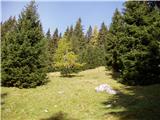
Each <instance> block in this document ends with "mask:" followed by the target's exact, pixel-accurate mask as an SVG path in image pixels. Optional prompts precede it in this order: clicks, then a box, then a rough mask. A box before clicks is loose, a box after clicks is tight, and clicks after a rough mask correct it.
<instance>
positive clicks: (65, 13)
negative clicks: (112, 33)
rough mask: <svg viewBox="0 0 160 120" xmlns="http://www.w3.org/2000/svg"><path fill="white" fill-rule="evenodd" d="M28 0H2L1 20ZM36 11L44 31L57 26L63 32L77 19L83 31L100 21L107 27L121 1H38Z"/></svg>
mask: <svg viewBox="0 0 160 120" xmlns="http://www.w3.org/2000/svg"><path fill="white" fill-rule="evenodd" d="M27 3H28V1H21V2H18V1H2V3H1V5H2V6H1V7H2V21H5V20H7V19H8V18H9V16H16V18H18V15H19V14H20V12H21V11H22V10H23V8H24V6H26V4H27ZM36 3H37V4H38V13H39V15H40V20H41V22H42V25H43V29H44V31H45V32H46V31H47V30H48V28H50V29H51V32H53V31H54V30H55V28H58V29H59V31H60V32H64V31H65V29H66V27H67V26H70V25H75V23H76V21H77V19H78V18H79V17H80V18H81V19H82V25H83V29H84V32H85V31H86V29H87V28H88V26H89V25H91V26H95V25H97V26H98V27H100V25H101V23H102V22H105V24H106V25H107V26H108V27H109V25H110V23H111V19H112V16H113V13H114V11H115V9H116V8H118V9H119V10H120V11H122V9H123V1H101V2H98V1H94V2H93V1H92V2H91V1H90V2H89V1H88V2H85V1H79V2H75V1H68V2H66V1H61V2H58V1H56V2H55V1H38V2H36Z"/></svg>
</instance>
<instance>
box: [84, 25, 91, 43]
mask: <svg viewBox="0 0 160 120" xmlns="http://www.w3.org/2000/svg"><path fill="white" fill-rule="evenodd" d="M91 38H92V27H91V26H89V28H88V30H87V33H86V35H85V39H86V42H87V43H89V41H90V40H91Z"/></svg>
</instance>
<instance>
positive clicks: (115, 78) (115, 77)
mask: <svg viewBox="0 0 160 120" xmlns="http://www.w3.org/2000/svg"><path fill="white" fill-rule="evenodd" d="M106 75H107V76H108V75H109V76H111V77H112V78H113V79H114V80H117V79H118V78H119V76H120V73H119V72H115V71H112V72H106Z"/></svg>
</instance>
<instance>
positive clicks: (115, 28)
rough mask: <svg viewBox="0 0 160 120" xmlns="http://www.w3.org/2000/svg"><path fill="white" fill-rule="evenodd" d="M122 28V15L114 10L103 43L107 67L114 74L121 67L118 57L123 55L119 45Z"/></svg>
mask: <svg viewBox="0 0 160 120" xmlns="http://www.w3.org/2000/svg"><path fill="white" fill-rule="evenodd" d="M123 26H124V24H123V18H122V15H121V13H120V12H119V11H118V9H116V10H115V12H114V15H113V17H112V23H111V25H110V29H109V32H108V34H107V41H106V43H105V50H106V63H107V66H108V67H112V70H113V71H115V72H119V71H120V69H121V66H122V64H121V60H120V56H121V55H122V54H123V53H122V51H121V46H122V45H120V40H121V36H122V35H123Z"/></svg>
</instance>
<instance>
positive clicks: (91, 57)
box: [82, 45, 105, 69]
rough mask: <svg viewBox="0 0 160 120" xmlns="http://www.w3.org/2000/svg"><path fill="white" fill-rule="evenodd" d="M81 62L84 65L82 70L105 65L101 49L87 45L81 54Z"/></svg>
mask: <svg viewBox="0 0 160 120" xmlns="http://www.w3.org/2000/svg"><path fill="white" fill-rule="evenodd" d="M82 54H83V55H82V60H83V62H84V63H85V65H84V67H83V68H84V69H92V68H96V67H99V66H103V65H105V57H104V51H103V49H100V48H99V47H96V46H91V45H89V46H88V47H87V48H86V50H84V51H83V53H82Z"/></svg>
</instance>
